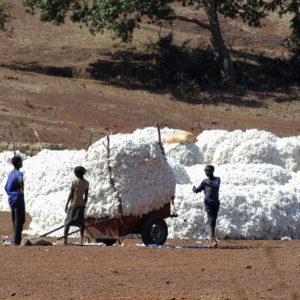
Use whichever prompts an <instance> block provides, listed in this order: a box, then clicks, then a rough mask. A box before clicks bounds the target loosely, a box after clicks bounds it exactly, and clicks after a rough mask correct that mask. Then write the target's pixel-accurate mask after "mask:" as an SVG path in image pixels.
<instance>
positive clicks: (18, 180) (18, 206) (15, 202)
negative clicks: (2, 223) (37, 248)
mask: <svg viewBox="0 0 300 300" xmlns="http://www.w3.org/2000/svg"><path fill="white" fill-rule="evenodd" d="M11 162H12V164H13V166H14V170H13V171H11V172H10V174H9V175H8V178H7V182H6V185H5V187H4V189H5V191H6V193H7V195H8V202H9V206H10V209H11V215H12V222H13V228H14V244H15V245H20V244H21V239H22V231H23V225H24V223H25V204H24V181H23V173H22V172H20V169H21V168H22V166H23V162H22V158H21V157H20V156H14V157H13V158H12V160H11Z"/></svg>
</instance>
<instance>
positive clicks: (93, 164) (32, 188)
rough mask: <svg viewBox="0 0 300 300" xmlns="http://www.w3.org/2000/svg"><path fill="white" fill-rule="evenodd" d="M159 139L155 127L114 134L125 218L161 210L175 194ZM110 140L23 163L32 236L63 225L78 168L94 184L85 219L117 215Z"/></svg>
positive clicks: (115, 168)
mask: <svg viewBox="0 0 300 300" xmlns="http://www.w3.org/2000/svg"><path fill="white" fill-rule="evenodd" d="M151 137H153V139H151ZM154 138H156V139H154ZM157 140H158V139H157V130H156V131H155V128H151V129H149V128H146V130H145V131H143V130H137V131H136V132H134V133H132V134H117V135H112V136H110V165H111V167H112V176H113V178H114V181H115V188H116V189H117V190H118V192H119V196H120V197H121V199H122V204H123V214H124V216H128V215H134V216H142V215H143V214H147V213H148V212H150V211H152V210H155V209H159V208H160V207H162V206H163V205H164V204H166V203H168V202H170V201H171V198H172V197H173V196H174V194H175V184H176V182H175V178H174V174H173V171H172V169H171V167H170V166H169V164H168V162H167V160H166V158H165V157H164V156H163V153H162V150H161V148H160V146H159V145H158V142H157ZM106 142H107V140H106V138H103V139H101V140H100V141H98V142H96V143H95V144H93V145H91V147H90V148H89V150H88V151H87V152H86V151H84V150H63V151H51V150H43V151H41V152H40V153H39V154H37V155H36V156H34V157H31V158H28V159H27V160H26V161H25V162H24V166H23V169H22V171H23V172H24V178H25V202H26V211H27V212H28V213H29V214H30V215H31V217H32V222H31V224H30V227H29V233H30V234H41V233H43V232H45V231H48V230H51V229H52V228H55V227H57V226H59V225H61V224H63V222H64V218H65V212H64V208H65V203H66V201H67V198H68V195H69V192H70V188H71V183H72V181H73V180H74V179H75V175H74V173H73V170H74V168H75V167H76V166H78V165H82V166H84V167H85V168H86V169H87V170H88V172H87V174H86V176H85V177H86V179H87V180H88V181H89V183H90V190H89V199H88V203H87V207H86V210H85V215H86V216H91V217H106V216H116V215H117V214H118V199H117V193H116V192H115V190H114V189H113V188H112V186H111V185H110V182H109V173H108V161H107V150H106V148H105V146H104V144H106ZM2 156H3V155H2ZM7 175H8V174H6V173H5V176H7ZM5 198H6V199H5V203H6V202H7V197H5ZM2 200H3V199H2ZM3 203H4V201H1V206H3V205H2V204H3ZM61 233H62V232H57V233H56V235H60V234H61Z"/></svg>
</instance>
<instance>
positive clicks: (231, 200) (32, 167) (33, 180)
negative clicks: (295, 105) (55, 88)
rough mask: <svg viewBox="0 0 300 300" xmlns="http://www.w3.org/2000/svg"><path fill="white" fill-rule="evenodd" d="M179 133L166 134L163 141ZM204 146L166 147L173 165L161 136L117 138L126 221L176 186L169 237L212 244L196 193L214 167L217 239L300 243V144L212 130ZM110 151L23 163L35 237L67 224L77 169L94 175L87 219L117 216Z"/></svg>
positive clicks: (5, 161) (1, 173) (114, 149)
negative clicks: (207, 168)
mask: <svg viewBox="0 0 300 300" xmlns="http://www.w3.org/2000/svg"><path fill="white" fill-rule="evenodd" d="M178 131H180V130H178V129H169V128H164V129H162V131H161V136H162V140H164V139H165V138H166V137H167V136H168V135H170V134H172V133H175V132H178ZM197 139H198V142H197V143H196V144H187V145H181V144H179V143H177V144H176V143H175V144H164V147H165V153H166V158H167V161H166V160H165V159H164V158H163V156H162V153H161V149H160V148H159V147H158V145H157V143H156V141H157V129H156V128H153V127H149V128H144V129H138V130H136V131H135V132H134V133H132V134H118V135H114V136H112V137H111V159H110V164H111V166H112V168H113V176H114V178H115V180H116V188H117V190H118V191H119V192H120V196H121V198H122V200H123V206H124V214H126V215H128V214H134V215H141V214H142V213H144V212H145V213H146V212H148V211H149V210H151V209H153V208H158V207H160V206H162V205H163V204H164V203H166V202H168V201H170V199H171V197H172V195H173V194H174V192H175V191H174V187H175V180H176V183H177V185H176V197H175V207H173V208H172V209H173V210H176V212H177V213H178V218H174V219H170V220H167V223H168V226H169V237H171V238H206V237H207V235H208V231H207V226H206V213H205V208H204V204H203V198H204V196H203V193H201V194H195V193H193V192H192V187H193V185H199V184H200V182H201V180H202V179H204V178H205V174H204V171H203V169H204V166H205V165H206V164H213V165H214V166H215V168H216V170H215V175H216V176H220V178H221V188H220V201H221V206H220V211H219V218H218V222H217V237H218V238H237V239H240V238H249V239H261V238H264V239H280V238H282V237H284V236H289V237H291V238H300V201H299V200H300V136H295V137H286V138H279V137H276V136H275V135H273V134H271V133H269V132H265V131H259V130H257V129H251V130H246V131H242V130H235V131H232V132H228V131H225V130H207V131H203V132H202V133H201V134H200V135H199V136H198V137H197ZM104 144H106V139H101V140H100V141H98V142H96V143H95V144H93V145H92V146H91V147H90V149H89V151H88V152H85V151H70V150H64V151H49V150H43V151H42V152H41V153H39V154H38V155H37V156H35V157H32V158H27V157H25V156H24V159H25V161H24V168H23V171H24V176H25V199H26V209H27V211H28V212H29V214H30V215H31V217H32V222H31V224H30V234H36V233H42V232H44V231H48V230H50V229H52V228H55V227H57V226H59V225H61V224H62V223H63V220H64V217H65V213H64V205H65V202H66V200H67V197H68V193H69V190H70V186H71V182H72V180H73V179H74V175H73V169H74V167H75V166H76V165H83V166H84V167H85V168H86V169H87V170H88V174H87V176H86V178H87V179H88V180H89V182H90V198H89V202H88V206H87V209H86V215H87V216H95V217H98V216H99V217H100V216H108V215H115V214H116V213H117V206H118V201H117V197H116V194H115V192H114V190H113V189H112V187H111V186H110V184H109V178H108V171H107V159H106V154H107V152H106V148H105V146H104ZM12 155H13V154H12V152H5V153H0V162H1V168H0V183H1V190H0V209H1V210H8V209H9V207H8V204H7V196H6V195H5V192H4V190H3V187H4V184H5V182H6V178H7V175H8V173H9V172H10V170H11V169H12V168H11V165H10V158H11V157H12ZM167 162H168V163H169V164H168V163H167ZM172 170H173V172H172ZM173 173H174V176H173ZM174 177H175V179H174ZM58 234H61V233H58Z"/></svg>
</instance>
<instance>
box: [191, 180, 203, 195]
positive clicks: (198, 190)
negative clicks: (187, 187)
mask: <svg viewBox="0 0 300 300" xmlns="http://www.w3.org/2000/svg"><path fill="white" fill-rule="evenodd" d="M204 187H205V182H204V180H203V181H202V182H201V184H200V185H199V186H198V187H197V188H196V187H195V186H193V192H194V193H199V192H201V191H203V190H204Z"/></svg>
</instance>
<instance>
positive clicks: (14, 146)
mask: <svg viewBox="0 0 300 300" xmlns="http://www.w3.org/2000/svg"><path fill="white" fill-rule="evenodd" d="M8 127H9V133H10V136H11V139H12V142H13V149H14V156H16V145H15V139H14V136H13V133H12V130H11V127H10V125H8Z"/></svg>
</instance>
